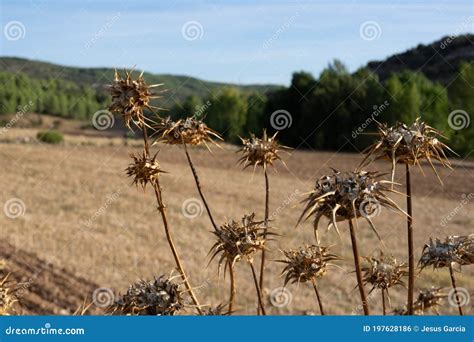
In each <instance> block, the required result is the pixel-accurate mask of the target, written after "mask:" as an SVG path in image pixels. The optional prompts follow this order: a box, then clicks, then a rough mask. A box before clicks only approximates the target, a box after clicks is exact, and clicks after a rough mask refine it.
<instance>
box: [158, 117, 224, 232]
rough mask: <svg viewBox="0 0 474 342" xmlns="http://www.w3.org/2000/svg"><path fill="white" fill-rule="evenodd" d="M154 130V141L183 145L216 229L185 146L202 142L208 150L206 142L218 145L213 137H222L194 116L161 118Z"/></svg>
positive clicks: (198, 188) (200, 194)
mask: <svg viewBox="0 0 474 342" xmlns="http://www.w3.org/2000/svg"><path fill="white" fill-rule="evenodd" d="M153 129H154V130H155V135H156V138H155V142H163V143H166V144H170V145H181V144H182V145H183V146H184V152H185V153H186V158H187V160H188V164H189V167H190V168H191V172H192V173H193V177H194V181H195V183H196V187H197V190H198V192H199V196H200V197H201V199H202V201H203V203H204V206H205V207H206V211H207V215H208V216H209V219H210V220H211V224H212V226H213V227H214V230H217V224H216V221H215V220H214V217H213V215H212V212H211V209H210V207H209V204H208V203H207V200H206V197H205V196H204V193H203V191H202V185H201V182H200V181H199V176H198V174H197V171H196V167H195V166H194V163H193V161H192V159H191V155H190V154H189V152H188V148H187V146H188V145H190V146H198V145H201V144H204V145H205V146H206V147H207V149H208V150H209V151H210V148H209V145H208V143H212V144H214V145H216V146H219V145H218V144H217V143H216V142H215V140H214V139H218V140H223V139H222V137H221V136H220V135H219V134H218V133H217V132H215V131H214V130H212V129H210V128H209V127H207V125H206V124H205V123H204V122H203V121H201V120H198V119H196V118H194V117H189V118H186V119H184V120H183V119H181V120H178V121H173V120H171V118H169V117H168V118H166V119H161V120H159V121H158V123H156V124H155V125H153Z"/></svg>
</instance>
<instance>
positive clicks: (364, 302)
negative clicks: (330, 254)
mask: <svg viewBox="0 0 474 342" xmlns="http://www.w3.org/2000/svg"><path fill="white" fill-rule="evenodd" d="M349 230H350V233H351V242H352V252H353V254H354V265H355V272H356V277H357V286H358V287H359V293H360V299H361V300H362V307H363V308H364V315H366V316H368V315H369V305H368V303H367V296H366V295H365V290H364V285H363V282H362V272H361V270H360V261H359V250H358V249H357V237H356V232H355V230H354V225H353V224H352V219H349Z"/></svg>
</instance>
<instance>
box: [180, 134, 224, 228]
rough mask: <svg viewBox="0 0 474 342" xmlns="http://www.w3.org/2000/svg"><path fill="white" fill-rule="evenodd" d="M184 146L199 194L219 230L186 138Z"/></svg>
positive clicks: (214, 225) (213, 223)
mask: <svg viewBox="0 0 474 342" xmlns="http://www.w3.org/2000/svg"><path fill="white" fill-rule="evenodd" d="M183 146H184V152H186V158H187V159H188V163H189V167H190V168H191V171H192V173H193V176H194V181H195V182H196V187H197V189H198V192H199V196H201V199H202V202H203V203H204V207H206V211H207V215H208V216H209V219H210V220H211V223H212V226H213V227H214V230H217V224H216V222H215V221H214V218H213V217H212V213H211V209H209V205H208V204H207V201H206V198H205V197H204V194H203V192H202V188H201V183H200V182H199V176H198V174H197V171H196V168H195V167H194V163H193V161H192V160H191V156H190V155H189V152H188V148H187V146H186V143H185V142H184V139H183Z"/></svg>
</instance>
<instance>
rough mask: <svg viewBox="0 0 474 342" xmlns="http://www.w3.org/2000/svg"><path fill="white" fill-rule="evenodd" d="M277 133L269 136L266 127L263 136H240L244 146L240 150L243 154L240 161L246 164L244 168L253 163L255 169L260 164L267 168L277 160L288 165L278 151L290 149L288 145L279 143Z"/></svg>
mask: <svg viewBox="0 0 474 342" xmlns="http://www.w3.org/2000/svg"><path fill="white" fill-rule="evenodd" d="M277 133H278V132H277ZM277 133H275V134H274V135H273V136H271V137H268V135H267V131H266V130H265V129H264V130H263V136H262V138H257V137H256V136H255V135H254V134H251V136H250V139H243V138H240V140H241V141H242V145H243V147H242V148H241V149H240V150H239V152H241V153H242V154H243V156H242V158H240V159H239V163H241V164H243V165H244V169H245V168H247V167H249V166H251V165H253V166H254V169H255V168H256V167H257V166H259V165H261V166H262V167H263V168H264V169H266V168H267V166H268V165H273V162H274V161H275V160H280V161H281V162H282V163H283V165H286V164H285V162H284V161H283V160H282V159H281V157H280V156H279V154H278V152H280V150H282V149H288V147H286V146H282V145H279V144H278V142H277V140H276V135H277Z"/></svg>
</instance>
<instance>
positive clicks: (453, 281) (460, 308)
mask: <svg viewBox="0 0 474 342" xmlns="http://www.w3.org/2000/svg"><path fill="white" fill-rule="evenodd" d="M449 273H450V275H451V284H452V285H453V290H454V296H455V297H456V304H457V305H458V310H459V315H460V316H463V315H464V313H463V311H462V306H461V300H460V299H459V296H458V290H457V286H456V279H455V278H454V270H453V265H452V264H451V263H450V264H449Z"/></svg>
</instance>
